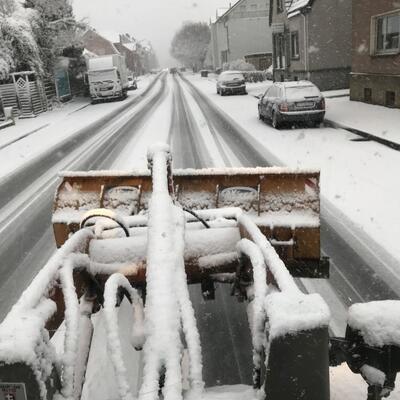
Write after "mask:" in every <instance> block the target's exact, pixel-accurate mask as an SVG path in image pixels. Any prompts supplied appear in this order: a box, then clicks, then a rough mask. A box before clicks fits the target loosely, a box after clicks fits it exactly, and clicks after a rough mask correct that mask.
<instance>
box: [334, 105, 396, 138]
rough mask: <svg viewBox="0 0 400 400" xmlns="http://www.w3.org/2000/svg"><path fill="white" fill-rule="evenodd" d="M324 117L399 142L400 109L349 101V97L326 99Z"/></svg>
mask: <svg viewBox="0 0 400 400" xmlns="http://www.w3.org/2000/svg"><path fill="white" fill-rule="evenodd" d="M326 104H327V107H326V110H327V111H326V119H328V120H330V121H332V122H334V123H335V124H338V125H340V126H343V127H346V128H352V129H357V130H360V131H362V132H366V133H369V134H371V135H373V136H377V137H380V138H382V139H386V140H390V141H392V142H395V143H398V144H400V110H399V109H396V108H387V107H382V106H375V105H372V104H366V103H361V102H359V101H350V99H349V97H342V98H331V99H327V100H326Z"/></svg>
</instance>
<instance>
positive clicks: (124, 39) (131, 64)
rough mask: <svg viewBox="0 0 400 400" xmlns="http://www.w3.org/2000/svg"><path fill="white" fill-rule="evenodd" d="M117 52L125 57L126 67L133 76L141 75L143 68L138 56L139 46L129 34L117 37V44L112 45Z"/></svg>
mask: <svg viewBox="0 0 400 400" xmlns="http://www.w3.org/2000/svg"><path fill="white" fill-rule="evenodd" d="M114 46H115V47H116V48H117V50H118V51H119V52H120V54H122V55H123V56H125V61H126V66H127V68H128V70H129V71H130V72H131V73H133V74H134V75H141V74H142V73H143V72H144V71H143V66H142V63H141V60H140V55H139V48H138V47H139V45H138V43H137V42H136V40H135V39H134V38H133V37H131V36H130V35H129V34H122V35H119V42H118V43H114Z"/></svg>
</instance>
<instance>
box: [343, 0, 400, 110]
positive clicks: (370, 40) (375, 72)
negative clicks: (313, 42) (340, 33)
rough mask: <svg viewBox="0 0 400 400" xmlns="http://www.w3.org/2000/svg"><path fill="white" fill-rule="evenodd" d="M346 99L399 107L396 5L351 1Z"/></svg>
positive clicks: (399, 17)
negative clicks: (348, 89)
mask: <svg viewBox="0 0 400 400" xmlns="http://www.w3.org/2000/svg"><path fill="white" fill-rule="evenodd" d="M350 98H351V99H352V100H356V101H363V102H366V103H372V104H380V105H384V106H387V107H399V108H400V3H396V2H394V1H392V0H379V1H370V0H353V40H352V72H351V79H350Z"/></svg>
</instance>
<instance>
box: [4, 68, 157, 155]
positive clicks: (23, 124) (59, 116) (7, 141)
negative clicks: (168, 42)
mask: <svg viewBox="0 0 400 400" xmlns="http://www.w3.org/2000/svg"><path fill="white" fill-rule="evenodd" d="M153 78H154V76H151V75H146V76H141V77H140V81H139V85H138V86H139V87H138V89H137V90H134V91H129V92H128V99H127V100H125V101H129V100H130V99H132V98H133V97H136V96H138V95H140V94H141V93H143V91H144V90H146V88H147V87H148V85H149V84H150V82H151V81H152V79H153ZM125 101H122V102H119V101H115V102H109V103H102V104H97V105H95V106H92V105H91V104H90V98H88V97H86V98H85V97H75V98H73V99H72V100H70V101H69V102H67V103H62V104H60V105H57V104H56V105H53V110H51V111H46V112H44V113H42V114H39V115H38V116H37V117H35V118H26V119H19V118H16V119H15V125H12V126H9V127H7V128H3V129H1V130H0V150H2V149H4V148H5V147H7V146H9V145H11V144H13V143H15V142H18V141H19V140H21V139H24V138H26V137H28V136H30V135H32V134H35V133H37V132H39V131H41V130H43V129H45V128H48V127H50V126H53V127H54V128H55V129H54V130H58V129H60V126H62V127H63V129H65V121H66V120H65V119H66V118H67V117H69V116H70V115H74V116H76V113H80V111H82V110H85V112H84V113H82V114H99V115H102V114H104V113H105V112H107V109H109V110H110V111H111V110H116V109H118V108H120V107H122V106H123V105H124V104H125ZM88 109H90V111H89V112H88ZM78 115H79V114H78ZM85 117H87V115H85ZM62 121H63V122H64V123H62Z"/></svg>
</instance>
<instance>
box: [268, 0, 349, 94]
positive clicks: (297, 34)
mask: <svg viewBox="0 0 400 400" xmlns="http://www.w3.org/2000/svg"><path fill="white" fill-rule="evenodd" d="M270 25H271V28H272V35H273V65H274V79H275V80H279V81H283V80H300V79H308V80H310V81H312V82H314V83H315V84H316V85H317V86H318V87H319V88H320V89H321V90H332V89H342V88H348V87H349V79H350V71H351V34H352V33H351V32H352V5H351V1H348V0H345V1H343V0H271V3H270Z"/></svg>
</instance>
